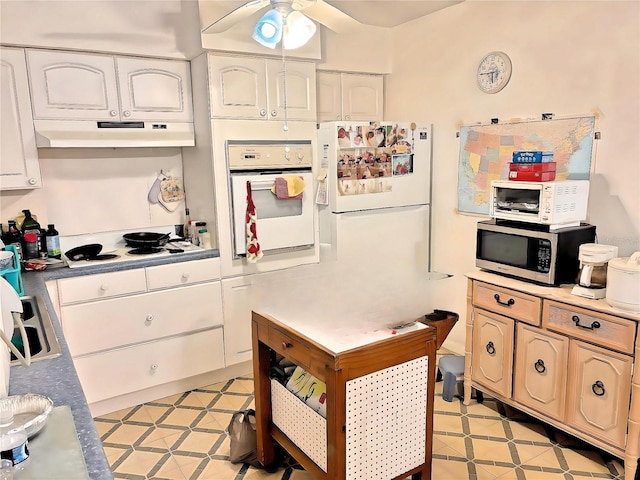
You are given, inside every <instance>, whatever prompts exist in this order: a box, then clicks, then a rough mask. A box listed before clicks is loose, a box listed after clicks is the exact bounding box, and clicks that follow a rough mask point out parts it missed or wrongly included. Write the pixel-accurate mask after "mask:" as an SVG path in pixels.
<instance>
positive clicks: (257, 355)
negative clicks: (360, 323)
mask: <svg viewBox="0 0 640 480" xmlns="http://www.w3.org/2000/svg"><path fill="white" fill-rule="evenodd" d="M300 330H304V328H302V329H300V328H297V326H296V323H295V321H294V322H286V320H284V319H278V320H276V319H275V318H273V317H271V316H269V315H267V314H263V313H256V312H253V315H252V334H253V353H254V355H253V371H254V381H255V407H256V408H255V409H256V417H257V445H258V458H259V459H260V460H261V462H262V463H263V464H265V465H267V464H269V463H271V462H272V461H273V460H274V443H273V440H275V441H276V442H277V443H278V444H280V445H281V446H282V447H283V448H284V449H285V450H287V452H288V453H289V454H290V455H291V456H293V457H294V458H295V459H296V460H297V461H298V462H299V463H300V464H301V465H302V466H303V467H304V468H305V470H306V471H307V472H309V473H310V474H311V475H312V476H313V477H314V478H317V479H331V480H339V479H372V478H384V479H404V478H406V477H408V476H412V478H413V479H425V480H428V479H430V478H431V450H432V434H433V396H434V382H435V371H436V360H435V358H436V331H435V329H434V328H433V327H429V326H425V325H422V324H419V323H417V324H415V325H414V326H412V327H409V328H407V329H398V330H397V331H392V330H390V329H388V328H386V327H384V326H383V327H381V328H380V329H376V330H373V331H371V330H370V331H368V332H366V331H365V332H362V335H361V336H358V335H356V336H354V337H353V338H352V341H350V343H351V344H352V345H353V348H348V345H347V347H345V348H344V349H340V351H338V352H336V351H332V350H330V349H329V348H327V347H326V346H324V345H322V344H320V343H319V342H317V341H314V339H312V338H309V337H308V336H305V335H304V334H303V333H301V331H300ZM343 340H344V339H341V341H343ZM348 343H349V342H347V344H348ZM333 348H334V349H335V346H334V347H333ZM277 354H280V355H282V356H284V357H285V358H287V359H288V360H290V361H292V362H293V363H295V364H296V365H298V366H300V367H302V368H303V369H304V370H306V371H307V372H309V373H310V374H311V375H313V376H315V377H316V378H317V379H319V380H321V381H323V382H324V383H325V384H326V394H327V400H326V419H325V418H323V417H321V416H320V415H319V414H317V413H316V412H315V411H313V410H312V409H311V408H309V407H308V406H307V405H306V404H305V403H304V402H302V401H301V400H299V399H298V398H297V397H295V396H294V395H293V394H290V392H289V391H288V390H286V388H285V387H284V386H282V384H280V383H279V382H277V380H272V379H270V378H269V370H270V366H271V365H272V362H273V361H274V360H275V357H276V355H277ZM283 392H284V393H283ZM283 397H284V400H282V398H283ZM291 399H293V400H291ZM283 401H284V402H285V403H286V406H283V405H281V403H282V402H283ZM283 412H284V413H283ZM363 413H366V414H363ZM296 419H297V420H296Z"/></svg>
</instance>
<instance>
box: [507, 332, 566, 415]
mask: <svg viewBox="0 0 640 480" xmlns="http://www.w3.org/2000/svg"><path fill="white" fill-rule="evenodd" d="M516 352H518V354H517V355H516V356H515V359H516V360H515V363H516V366H515V374H514V376H513V383H514V387H513V398H514V400H516V401H518V402H520V403H522V404H523V405H527V406H529V407H531V408H533V409H535V410H537V411H539V412H540V413H544V414H545V415H548V416H550V417H552V418H555V419H556V420H560V421H563V420H564V411H565V398H566V385H567V359H568V357H569V339H568V338H567V337H562V336H560V335H555V334H553V333H549V332H541V331H540V329H539V328H535V327H531V326H529V325H525V324H522V323H519V324H518V333H517V345H516Z"/></svg>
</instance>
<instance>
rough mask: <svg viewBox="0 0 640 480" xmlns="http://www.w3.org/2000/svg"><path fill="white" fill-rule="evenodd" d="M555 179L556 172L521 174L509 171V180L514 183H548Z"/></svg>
mask: <svg viewBox="0 0 640 480" xmlns="http://www.w3.org/2000/svg"><path fill="white" fill-rule="evenodd" d="M555 179H556V172H555V171H553V172H521V171H515V172H514V171H510V172H509V180H515V181H516V182H550V181H552V180H555Z"/></svg>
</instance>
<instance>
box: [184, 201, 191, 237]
mask: <svg viewBox="0 0 640 480" xmlns="http://www.w3.org/2000/svg"><path fill="white" fill-rule="evenodd" d="M190 238H191V215H189V209H188V208H185V210H184V239H185V240H189V239H190Z"/></svg>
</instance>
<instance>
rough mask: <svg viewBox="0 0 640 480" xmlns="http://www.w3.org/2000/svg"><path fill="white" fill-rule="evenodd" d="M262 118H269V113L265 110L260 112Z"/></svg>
mask: <svg viewBox="0 0 640 480" xmlns="http://www.w3.org/2000/svg"><path fill="white" fill-rule="evenodd" d="M260 116H261V117H266V116H267V111H266V110H265V109H264V108H263V109H261V110H260Z"/></svg>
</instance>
